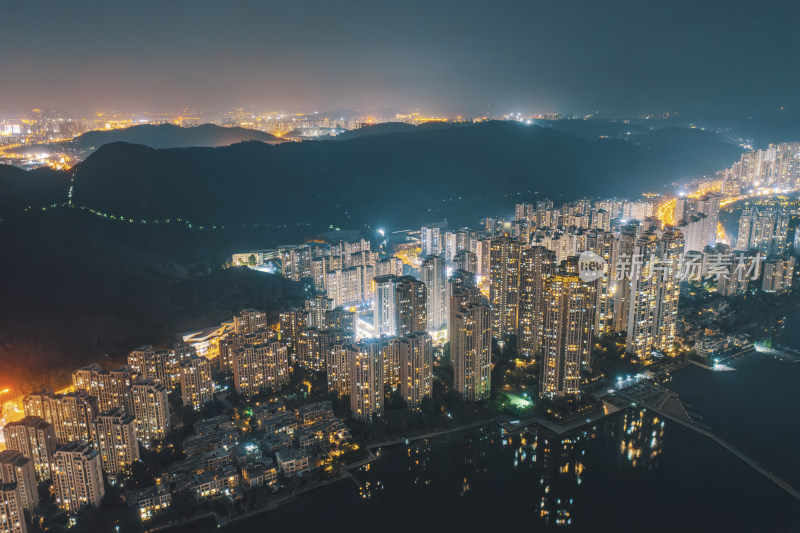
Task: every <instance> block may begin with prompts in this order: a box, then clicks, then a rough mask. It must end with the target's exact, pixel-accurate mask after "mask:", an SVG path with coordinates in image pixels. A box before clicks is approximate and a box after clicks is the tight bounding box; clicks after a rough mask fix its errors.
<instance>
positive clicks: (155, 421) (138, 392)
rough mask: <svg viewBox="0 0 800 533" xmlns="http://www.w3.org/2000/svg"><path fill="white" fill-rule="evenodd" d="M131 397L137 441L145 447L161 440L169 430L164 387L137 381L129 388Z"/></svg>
mask: <svg viewBox="0 0 800 533" xmlns="http://www.w3.org/2000/svg"><path fill="white" fill-rule="evenodd" d="M131 396H132V397H133V416H134V418H135V419H136V430H137V434H138V437H139V440H140V441H141V442H142V444H143V445H144V446H145V447H148V446H150V445H151V444H152V443H153V442H155V441H159V440H163V439H164V438H165V437H166V436H167V433H169V430H170V420H169V401H168V399H167V389H166V387H164V386H163V385H159V384H158V383H156V382H155V381H153V380H150V379H145V380H141V381H137V382H136V383H134V384H133V386H132V387H131Z"/></svg>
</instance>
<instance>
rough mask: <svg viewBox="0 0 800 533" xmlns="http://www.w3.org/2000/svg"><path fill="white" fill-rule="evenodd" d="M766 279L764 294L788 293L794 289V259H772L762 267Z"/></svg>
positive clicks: (762, 288)
mask: <svg viewBox="0 0 800 533" xmlns="http://www.w3.org/2000/svg"><path fill="white" fill-rule="evenodd" d="M762 272H763V273H764V277H763V278H762V280H761V290H762V291H764V292H786V291H789V290H791V288H792V278H793V277H794V257H791V256H789V257H770V258H769V259H767V260H766V261H764V263H763V266H762Z"/></svg>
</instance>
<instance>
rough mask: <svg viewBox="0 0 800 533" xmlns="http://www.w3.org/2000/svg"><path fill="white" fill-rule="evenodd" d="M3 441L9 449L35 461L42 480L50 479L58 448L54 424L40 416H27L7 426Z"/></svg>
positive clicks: (37, 472) (38, 474) (4, 429)
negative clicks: (53, 458)
mask: <svg viewBox="0 0 800 533" xmlns="http://www.w3.org/2000/svg"><path fill="white" fill-rule="evenodd" d="M3 440H4V441H5V443H6V448H7V449H9V450H16V451H18V452H20V453H22V455H24V456H25V457H27V458H28V459H31V460H33V468H34V470H35V472H36V476H37V477H38V478H39V479H40V480H48V479H50V462H51V459H52V457H53V454H54V453H55V451H56V446H57V440H56V432H55V429H54V428H53V424H51V423H49V422H46V421H45V420H44V419H42V418H40V417H38V416H26V417H25V418H23V419H22V420H18V421H16V422H9V423H8V424H6V426H5V427H4V428H3Z"/></svg>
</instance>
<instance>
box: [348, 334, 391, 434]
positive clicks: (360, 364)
mask: <svg viewBox="0 0 800 533" xmlns="http://www.w3.org/2000/svg"><path fill="white" fill-rule="evenodd" d="M354 348H355V350H353V351H352V352H350V355H351V359H350V410H351V411H352V414H353V418H355V419H357V420H361V421H364V422H369V421H372V420H374V419H376V418H379V417H381V416H382V415H383V343H381V342H380V341H379V340H370V341H364V342H360V343H358V344H356V345H355V346H354Z"/></svg>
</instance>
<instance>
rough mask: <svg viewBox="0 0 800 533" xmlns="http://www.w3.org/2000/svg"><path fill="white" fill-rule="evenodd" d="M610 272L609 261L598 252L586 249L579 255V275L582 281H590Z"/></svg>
mask: <svg viewBox="0 0 800 533" xmlns="http://www.w3.org/2000/svg"><path fill="white" fill-rule="evenodd" d="M607 273H608V263H606V260H605V259H603V258H602V257H600V256H599V255H597V254H596V253H594V252H592V251H590V250H586V251H584V252H581V255H580V257H578V277H579V278H581V281H585V282H587V283H588V282H590V281H595V280H597V279H600V278H602V277H604V276H605V275H606V274H607Z"/></svg>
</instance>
